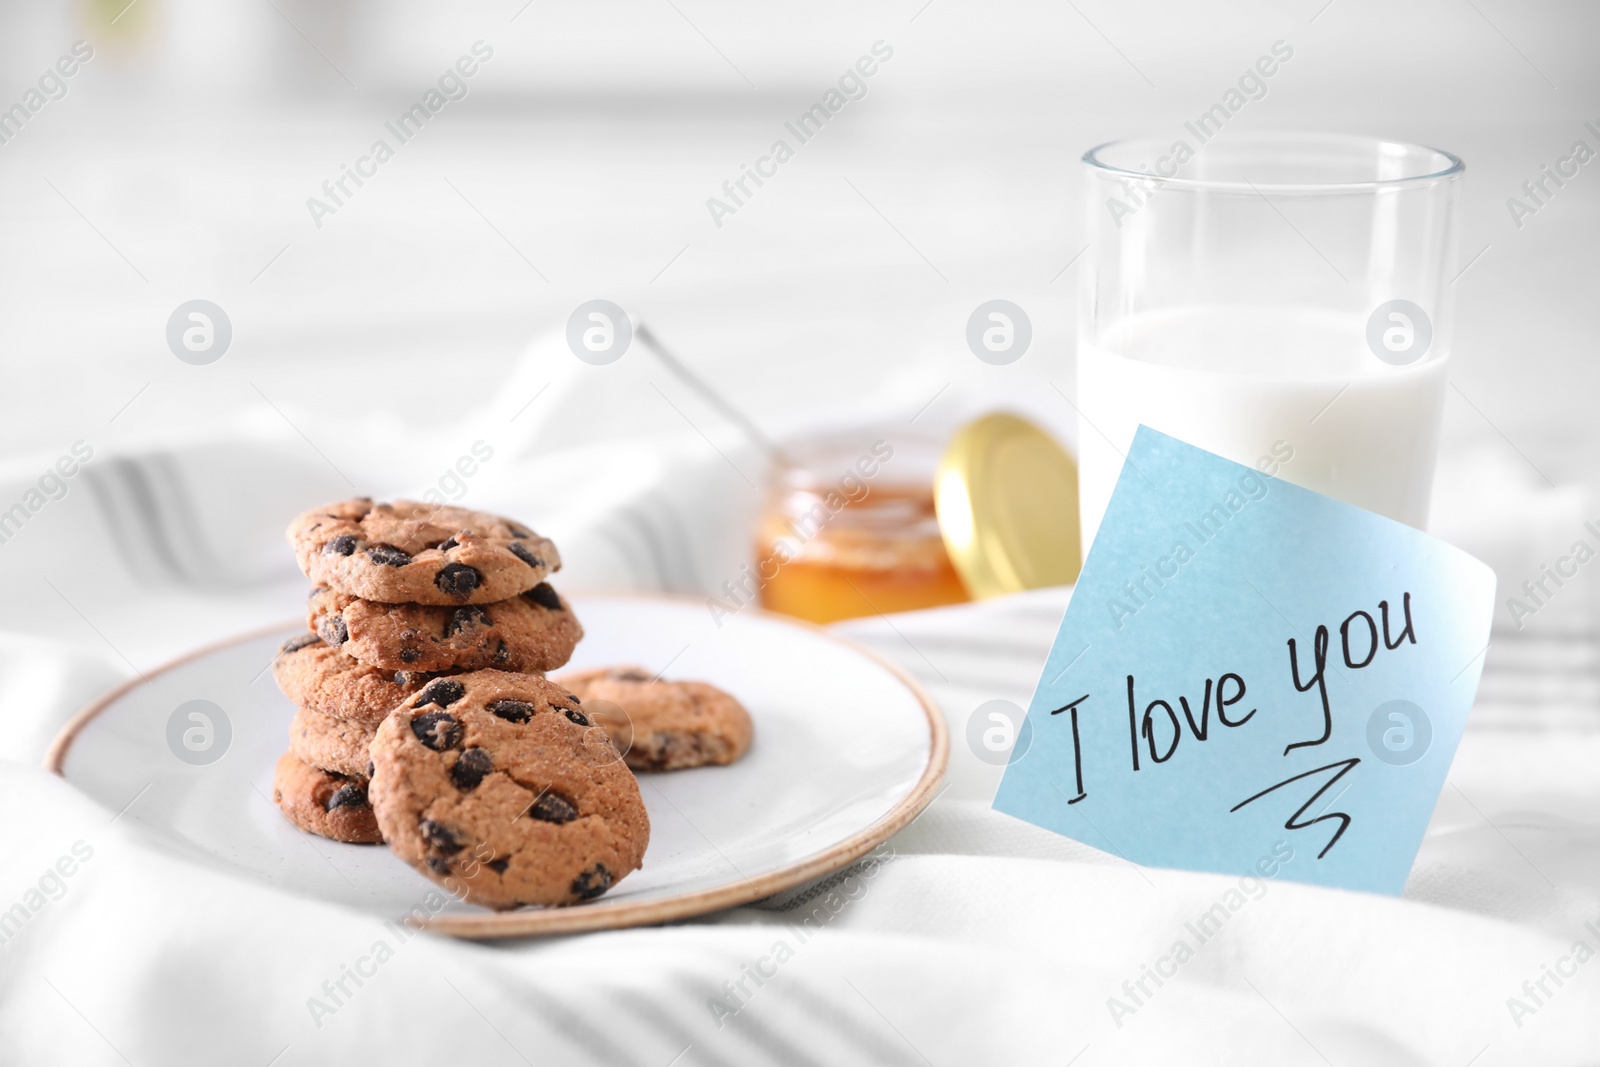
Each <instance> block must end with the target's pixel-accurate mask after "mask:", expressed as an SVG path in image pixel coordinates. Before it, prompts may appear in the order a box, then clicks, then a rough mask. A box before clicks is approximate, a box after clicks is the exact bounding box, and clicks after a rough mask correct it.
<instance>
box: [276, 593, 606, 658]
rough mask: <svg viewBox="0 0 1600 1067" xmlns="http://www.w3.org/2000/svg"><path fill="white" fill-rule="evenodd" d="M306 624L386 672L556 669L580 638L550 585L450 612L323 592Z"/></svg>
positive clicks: (566, 608)
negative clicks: (384, 669) (490, 602)
mask: <svg viewBox="0 0 1600 1067" xmlns="http://www.w3.org/2000/svg"><path fill="white" fill-rule="evenodd" d="M306 622H307V623H308V624H309V625H310V627H311V629H313V630H315V631H316V632H317V633H318V634H320V635H322V639H323V640H324V641H325V642H327V643H328V644H329V645H332V646H334V647H336V648H338V649H339V650H341V651H342V652H344V653H345V654H346V655H349V656H354V657H355V658H356V659H358V660H360V661H361V662H362V663H366V664H370V665H371V666H374V667H382V668H386V669H388V670H411V671H442V670H448V669H452V668H466V669H469V670H472V669H478V668H482V667H493V668H497V669H500V670H507V671H551V670H555V669H556V668H557V667H560V666H561V665H562V664H564V663H566V662H567V660H569V659H571V658H572V649H573V647H574V646H576V645H577V643H578V641H579V640H580V639H581V638H582V637H583V627H582V626H580V625H578V619H577V616H575V615H573V614H572V609H571V607H570V606H569V605H568V604H567V602H566V601H564V600H562V599H561V597H560V596H559V595H558V594H557V593H556V591H555V590H554V589H552V588H550V586H549V585H548V584H547V583H545V582H540V583H539V584H538V585H536V586H534V587H533V588H532V589H530V590H528V591H527V592H526V593H521V594H519V595H517V596H514V597H510V598H509V599H506V600H500V601H496V602H495V603H492V604H462V605H459V606H457V607H453V608H447V607H441V606H437V605H431V604H381V603H378V602H377V601H373V600H362V599H360V598H358V597H353V596H350V595H349V594H348V593H341V592H338V591H337V590H333V589H327V588H322V587H318V588H316V589H314V590H312V592H311V599H310V601H309V602H308V603H307V605H306Z"/></svg>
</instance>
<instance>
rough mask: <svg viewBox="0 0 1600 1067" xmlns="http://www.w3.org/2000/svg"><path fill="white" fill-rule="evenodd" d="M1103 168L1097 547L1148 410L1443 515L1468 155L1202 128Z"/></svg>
mask: <svg viewBox="0 0 1600 1067" xmlns="http://www.w3.org/2000/svg"><path fill="white" fill-rule="evenodd" d="M1202 132H1203V131H1202ZM1083 162H1084V165H1085V167H1086V168H1087V171H1088V181H1087V197H1086V199H1087V201H1088V223H1089V229H1088V235H1089V247H1088V251H1087V252H1086V254H1085V265H1084V268H1083V270H1082V272H1081V274H1080V284H1079V300H1080V306H1079V320H1078V321H1079V325H1078V405H1077V406H1078V411H1079V422H1080V433H1079V437H1078V440H1079V451H1080V455H1079V462H1080V468H1081V471H1080V480H1079V484H1080V487H1081V496H1080V504H1079V513H1080V516H1081V518H1080V521H1081V523H1082V528H1083V540H1082V544H1083V548H1084V551H1085V553H1087V551H1088V548H1089V545H1090V543H1091V541H1092V540H1093V538H1094V533H1095V530H1096V529H1097V528H1098V527H1099V525H1100V520H1101V517H1102V516H1103V515H1104V513H1105V509H1106V504H1107V502H1108V501H1109V499H1110V497H1111V492H1112V489H1113V487H1114V486H1115V485H1116V481H1117V476H1118V474H1119V473H1120V471H1121V468H1122V464H1123V460H1124V459H1125V457H1126V453H1127V450H1128V446H1129V444H1130V443H1131V442H1132V440H1133V434H1134V431H1135V430H1136V429H1137V428H1138V426H1139V424H1141V423H1144V424H1146V425H1148V426H1150V427H1151V428H1153V429H1156V430H1160V431H1161V432H1163V433H1166V434H1168V435H1170V436H1173V437H1177V438H1179V439H1181V440H1183V441H1186V442H1188V443H1190V444H1193V445H1196V446H1198V447H1200V448H1203V449H1206V450H1207V451H1210V452H1215V453H1218V454H1219V455H1222V456H1225V457H1227V458H1229V459H1232V460H1235V461H1237V462H1240V463H1245V464H1248V465H1250V466H1253V467H1256V468H1257V469H1259V470H1261V471H1263V472H1265V473H1268V474H1271V475H1276V476H1280V477H1283V478H1285V479H1287V480H1289V481H1291V482H1294V483H1296V484H1297V485H1302V486H1305V487H1306V488H1308V489H1314V490H1316V491H1318V492H1320V493H1325V494H1327V495H1329V496H1332V497H1336V498H1338V499H1340V500H1344V501H1346V502H1348V503H1351V504H1355V505H1358V506H1360V507H1363V508H1367V509H1369V510H1371V511H1375V512H1379V513H1381V514H1383V515H1387V516H1389V517H1390V518H1394V519H1398V520H1399V521H1401V522H1404V523H1408V524H1410V525H1412V526H1416V527H1419V528H1420V527H1422V526H1424V525H1425V524H1426V523H1427V519H1428V498H1429V494H1430V491H1431V488H1432V482H1433V466H1434V459H1435V453H1436V452H1437V450H1438V440H1439V419H1440V413H1441V410H1442V408H1443V404H1444V387H1445V366H1446V363H1447V362H1448V357H1449V352H1450V336H1451V319H1452V315H1451V300H1450V296H1451V289H1450V280H1451V277H1450V271H1451V269H1452V265H1453V263H1454V260H1455V256H1456V247H1455V243H1456V238H1455V231H1456V221H1455V220H1456V210H1457V208H1456V202H1457V198H1458V190H1459V186H1460V181H1461V176H1462V173H1463V169H1464V168H1463V165H1462V162H1461V160H1460V159H1458V158H1456V157H1455V156H1453V155H1451V154H1450V153H1448V152H1443V151H1440V150H1438V149H1435V148H1424V147H1421V146H1418V145H1410V144H1400V143H1396V142H1393V141H1383V140H1376V139H1373V138H1367V137H1355V136H1345V135H1334V134H1304V133H1278V132H1263V133H1247V134H1232V133H1227V134H1223V133H1220V132H1219V133H1217V134H1213V137H1212V139H1209V140H1206V141H1200V140H1199V138H1198V136H1196V135H1195V133H1194V132H1192V131H1191V132H1190V135H1189V138H1188V139H1180V140H1177V141H1167V140H1160V139H1156V138H1148V139H1142V140H1131V141H1118V142H1114V143H1111V144H1104V145H1101V146H1099V147H1098V148H1093V149H1091V150H1090V151H1088V152H1087V153H1085V155H1084V157H1083Z"/></svg>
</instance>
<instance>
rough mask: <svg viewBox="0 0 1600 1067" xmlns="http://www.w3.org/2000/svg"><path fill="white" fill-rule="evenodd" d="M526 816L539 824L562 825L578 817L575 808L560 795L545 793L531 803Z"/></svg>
mask: <svg viewBox="0 0 1600 1067" xmlns="http://www.w3.org/2000/svg"><path fill="white" fill-rule="evenodd" d="M528 814H529V815H531V816H533V817H534V818H535V819H538V820H539V821H540V822H553V823H557V824H560V823H564V822H571V821H572V820H573V819H576V818H577V817H578V809H577V806H576V805H574V804H573V803H572V801H570V800H568V799H567V798H566V797H564V796H562V795H561V794H560V793H545V794H543V795H542V796H540V797H539V799H538V800H535V801H534V802H533V806H532V807H531V808H529V809H528Z"/></svg>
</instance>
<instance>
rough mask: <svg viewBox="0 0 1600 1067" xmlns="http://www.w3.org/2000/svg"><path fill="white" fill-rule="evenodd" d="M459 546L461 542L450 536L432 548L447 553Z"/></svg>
mask: <svg viewBox="0 0 1600 1067" xmlns="http://www.w3.org/2000/svg"><path fill="white" fill-rule="evenodd" d="M459 544H461V542H460V541H457V540H456V539H455V537H454V536H453V535H452V536H450V537H446V538H445V539H444V540H443V541H440V542H439V543H438V544H436V545H434V546H433V547H434V548H437V549H438V550H439V551H440V552H448V551H450V550H451V549H452V548H455V547H456V546H458V545H459Z"/></svg>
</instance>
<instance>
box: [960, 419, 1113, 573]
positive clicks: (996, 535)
mask: <svg viewBox="0 0 1600 1067" xmlns="http://www.w3.org/2000/svg"><path fill="white" fill-rule="evenodd" d="M934 505H935V508H936V509H937V511H938V515H939V532H940V534H941V535H942V536H943V538H944V543H945V548H946V550H947V551H948V552H949V553H950V560H951V562H952V563H953V564H954V565H955V568H956V571H957V572H958V573H959V574H960V575H961V579H962V581H963V582H964V583H965V584H966V586H967V589H968V590H969V591H970V592H971V593H972V595H973V596H975V597H980V598H982V597H992V596H1002V595H1004V594H1006V593H1016V592H1020V591H1022V590H1024V589H1037V588H1040V587H1042V586H1048V585H1067V584H1070V583H1072V582H1074V581H1076V580H1077V577H1078V569H1079V566H1080V561H1081V559H1082V553H1081V551H1080V548H1079V536H1078V466H1077V464H1076V463H1074V462H1073V459H1072V457H1071V456H1070V455H1068V454H1067V452H1066V450H1065V449H1063V448H1062V447H1061V446H1060V445H1059V444H1057V443H1056V441H1055V439H1054V438H1052V437H1051V436H1050V435H1049V434H1047V433H1045V432H1044V431H1043V430H1041V429H1040V428H1039V427H1038V426H1035V425H1034V424H1033V423H1031V422H1029V421H1027V420H1026V419H1022V418H1019V417H1017V416H1016V415H1009V414H1003V413H1001V414H993V415H985V416H984V417H983V418H981V419H978V420H976V421H975V422H971V423H968V424H967V425H966V426H964V427H962V428H961V430H960V431H958V432H957V433H956V435H955V437H954V438H952V439H951V441H950V444H949V446H948V447H947V448H946V449H945V453H944V457H943V459H941V460H940V462H939V468H938V474H937V478H936V481H935V483H934Z"/></svg>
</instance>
